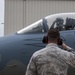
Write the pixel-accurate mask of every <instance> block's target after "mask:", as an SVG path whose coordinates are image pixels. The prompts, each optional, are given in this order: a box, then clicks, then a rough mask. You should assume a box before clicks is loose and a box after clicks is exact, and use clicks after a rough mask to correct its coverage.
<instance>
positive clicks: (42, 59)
mask: <svg viewBox="0 0 75 75" xmlns="http://www.w3.org/2000/svg"><path fill="white" fill-rule="evenodd" d="M68 49H69V50H71V48H70V47H68ZM69 65H70V66H75V55H74V54H73V53H72V52H68V51H65V50H63V49H60V48H59V47H58V46H57V45H56V44H54V43H51V44H48V45H47V46H46V47H45V48H43V49H41V50H39V51H37V52H35V53H34V54H33V56H32V57H31V60H30V62H29V64H28V67H27V71H26V75H67V69H68V67H69Z"/></svg>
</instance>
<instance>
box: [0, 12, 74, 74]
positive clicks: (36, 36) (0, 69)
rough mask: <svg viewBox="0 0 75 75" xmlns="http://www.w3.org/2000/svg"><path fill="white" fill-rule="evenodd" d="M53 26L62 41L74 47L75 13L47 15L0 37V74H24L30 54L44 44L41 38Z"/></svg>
mask: <svg viewBox="0 0 75 75" xmlns="http://www.w3.org/2000/svg"><path fill="white" fill-rule="evenodd" d="M53 28H57V29H58V30H59V31H60V34H61V38H62V40H63V42H65V43H66V44H67V45H69V46H70V47H72V48H74V49H75V13H59V14H53V15H49V16H47V17H45V18H43V19H41V20H39V21H37V22H35V23H33V24H31V25H29V26H27V27H25V28H24V29H21V30H19V31H17V32H15V33H14V34H11V35H8V36H4V37H0V75H25V71H26V68H27V65H28V62H29V60H30V58H31V56H32V54H33V53H34V52H35V51H37V50H40V49H42V48H44V47H45V46H46V43H43V42H42V39H43V37H44V36H45V35H46V34H47V31H48V30H49V29H53ZM73 74H74V75H75V73H74V71H73V72H71V75H73ZM68 75H70V73H69V74H68Z"/></svg>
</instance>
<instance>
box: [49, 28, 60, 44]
mask: <svg viewBox="0 0 75 75" xmlns="http://www.w3.org/2000/svg"><path fill="white" fill-rule="evenodd" d="M59 38H60V33H59V31H58V30H57V29H50V30H49V31H48V43H50V42H51V43H57V42H58V39H59Z"/></svg>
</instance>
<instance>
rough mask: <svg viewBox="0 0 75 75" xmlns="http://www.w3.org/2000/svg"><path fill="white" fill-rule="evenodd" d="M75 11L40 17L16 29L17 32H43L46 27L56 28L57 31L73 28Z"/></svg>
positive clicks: (45, 30)
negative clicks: (20, 28) (22, 27)
mask: <svg viewBox="0 0 75 75" xmlns="http://www.w3.org/2000/svg"><path fill="white" fill-rule="evenodd" d="M74 16H75V13H74V14H73V13H70V14H65V13H64V14H57V15H50V16H48V17H45V18H44V19H41V20H39V21H37V22H35V23H33V24H31V25H29V26H27V27H25V28H24V29H22V30H20V31H18V32H17V33H18V34H29V33H32V34H33V33H35V34H36V33H45V32H47V31H48V29H53V28H56V29H58V30H59V31H67V30H75V17H74Z"/></svg>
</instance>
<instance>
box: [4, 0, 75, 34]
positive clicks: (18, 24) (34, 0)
mask: <svg viewBox="0 0 75 75" xmlns="http://www.w3.org/2000/svg"><path fill="white" fill-rule="evenodd" d="M61 12H75V1H73V0H72V1H70V0H5V20H4V23H5V26H4V35H9V34H11V33H14V32H16V31H17V30H20V29H22V28H24V27H26V26H28V25H30V24H32V23H34V22H35V21H37V20H39V19H41V18H44V17H45V16H48V15H50V14H55V13H61Z"/></svg>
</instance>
